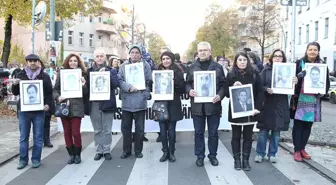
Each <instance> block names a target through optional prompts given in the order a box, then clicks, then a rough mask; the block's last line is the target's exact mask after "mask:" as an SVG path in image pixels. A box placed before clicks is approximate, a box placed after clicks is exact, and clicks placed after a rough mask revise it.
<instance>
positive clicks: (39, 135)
mask: <svg viewBox="0 0 336 185" xmlns="http://www.w3.org/2000/svg"><path fill="white" fill-rule="evenodd" d="M25 59H26V62H27V67H26V68H24V69H23V70H22V71H21V72H20V73H19V74H18V75H17V79H16V80H14V84H13V86H12V92H13V95H14V96H17V95H19V94H20V85H19V82H20V81H21V80H42V81H43V102H44V109H43V110H40V111H25V112H22V111H21V109H20V106H18V117H19V127H20V161H19V165H18V167H17V169H23V168H24V167H26V166H27V164H28V151H29V132H30V127H31V123H32V124H33V138H34V146H33V153H32V158H31V160H32V163H33V164H32V167H33V168H38V167H39V166H40V162H41V153H42V146H43V134H44V133H43V132H44V117H45V112H46V111H49V109H50V105H51V104H52V103H53V100H52V83H51V79H50V77H49V75H48V74H47V73H45V72H43V70H42V68H41V67H39V64H38V63H39V62H41V60H40V57H39V56H37V55H35V54H30V55H28V56H26V58H25ZM26 90H27V89H26ZM26 90H25V91H22V92H24V93H26ZM38 93H39V92H38ZM40 96H41V97H42V95H40ZM20 101H23V100H22V99H20ZM18 105H20V102H19V103H18Z"/></svg>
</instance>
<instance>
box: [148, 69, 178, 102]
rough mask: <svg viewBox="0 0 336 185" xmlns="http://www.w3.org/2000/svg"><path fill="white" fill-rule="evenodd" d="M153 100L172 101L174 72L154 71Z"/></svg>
mask: <svg viewBox="0 0 336 185" xmlns="http://www.w3.org/2000/svg"><path fill="white" fill-rule="evenodd" d="M152 75H153V81H154V83H153V94H152V97H153V100H174V71H173V70H164V71H163V70H154V71H153V73H152Z"/></svg>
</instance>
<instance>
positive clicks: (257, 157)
mask: <svg viewBox="0 0 336 185" xmlns="http://www.w3.org/2000/svg"><path fill="white" fill-rule="evenodd" d="M262 161H263V157H261V156H260V155H256V156H255V158H254V162H256V163H261V162H262Z"/></svg>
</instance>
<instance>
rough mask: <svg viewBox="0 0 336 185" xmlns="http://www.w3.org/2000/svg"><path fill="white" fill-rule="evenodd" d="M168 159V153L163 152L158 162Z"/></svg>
mask: <svg viewBox="0 0 336 185" xmlns="http://www.w3.org/2000/svg"><path fill="white" fill-rule="evenodd" d="M168 158H169V153H168V152H163V155H162V157H161V158H160V162H165V161H167V159H168Z"/></svg>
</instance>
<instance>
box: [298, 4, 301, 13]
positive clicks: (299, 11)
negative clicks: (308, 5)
mask: <svg viewBox="0 0 336 185" xmlns="http://www.w3.org/2000/svg"><path fill="white" fill-rule="evenodd" d="M301 13H302V6H300V8H299V12H298V14H301Z"/></svg>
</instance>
